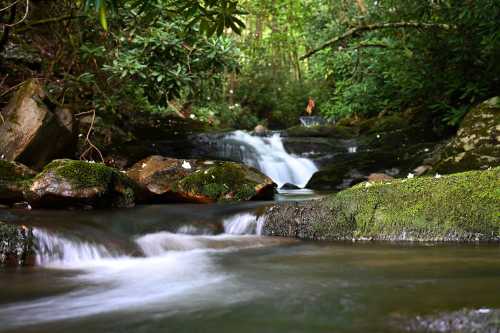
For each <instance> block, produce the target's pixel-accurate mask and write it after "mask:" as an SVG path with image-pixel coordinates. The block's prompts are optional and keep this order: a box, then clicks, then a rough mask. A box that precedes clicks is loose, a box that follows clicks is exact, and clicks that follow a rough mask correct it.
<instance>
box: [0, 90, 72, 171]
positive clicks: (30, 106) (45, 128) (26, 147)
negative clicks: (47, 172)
mask: <svg viewBox="0 0 500 333" xmlns="http://www.w3.org/2000/svg"><path fill="white" fill-rule="evenodd" d="M44 99H45V93H44V91H43V88H42V86H41V84H40V82H39V81H37V80H29V81H27V82H26V83H25V84H23V85H22V86H21V87H20V88H19V90H18V91H17V92H16V93H15V94H14V96H13V97H12V98H11V100H10V102H9V104H8V105H7V106H6V107H5V108H4V109H3V110H2V111H1V114H2V119H3V121H2V119H0V143H1V144H0V155H2V156H3V158H5V159H7V160H11V161H18V162H21V163H23V164H26V165H28V166H30V167H33V168H35V169H41V168H42V167H43V166H44V165H45V164H47V163H48V162H49V161H51V160H52V159H53V158H57V157H61V156H67V155H71V153H72V151H73V149H74V144H75V141H74V139H75V135H74V134H75V133H76V132H73V125H72V114H71V112H68V110H65V109H61V110H57V111H54V112H53V111H52V110H50V109H49V108H48V106H47V105H46V104H45V103H44Z"/></svg>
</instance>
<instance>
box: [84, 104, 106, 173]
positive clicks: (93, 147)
mask: <svg viewBox="0 0 500 333" xmlns="http://www.w3.org/2000/svg"><path fill="white" fill-rule="evenodd" d="M92 112H93V114H92V121H91V123H90V127H89V130H88V132H87V136H86V137H85V142H87V143H88V144H89V147H88V148H87V149H86V150H85V151H84V152H83V153H82V154H81V155H80V160H84V159H85V157H86V155H87V154H88V153H89V152H90V151H91V150H92V149H94V150H95V151H97V153H98V154H99V157H100V158H101V161H102V162H103V163H104V157H103V156H102V153H101V151H100V150H99V148H97V147H96V146H95V145H94V144H93V143H92V141H90V133H92V130H93V129H94V122H95V109H93V110H92Z"/></svg>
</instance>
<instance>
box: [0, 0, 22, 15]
mask: <svg viewBox="0 0 500 333" xmlns="http://www.w3.org/2000/svg"><path fill="white" fill-rule="evenodd" d="M18 2H19V0H16V1H14V2H13V3H11V4H10V5H8V6H7V7H4V8H2V9H0V12H3V11H4V10H7V9H9V8H10V7H12V6H15V5H16V4H17V3H18Z"/></svg>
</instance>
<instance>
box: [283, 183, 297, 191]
mask: <svg viewBox="0 0 500 333" xmlns="http://www.w3.org/2000/svg"><path fill="white" fill-rule="evenodd" d="M281 189H282V190H300V187H298V186H297V185H295V184H291V183H286V184H284V185H283V186H281Z"/></svg>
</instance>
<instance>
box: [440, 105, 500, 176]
mask: <svg viewBox="0 0 500 333" xmlns="http://www.w3.org/2000/svg"><path fill="white" fill-rule="evenodd" d="M436 154H437V156H438V158H437V159H438V162H437V163H436V164H435V165H434V168H433V171H435V172H439V173H443V174H445V173H453V172H462V171H467V170H476V169H487V168H489V167H495V166H498V165H500V97H494V98H491V99H489V100H487V101H485V102H483V103H481V104H480V105H478V106H476V107H475V108H473V109H472V110H471V111H470V112H469V113H468V114H467V115H466V116H465V118H464V119H463V121H462V123H461V124H460V128H459V129H458V131H457V134H456V136H455V137H454V138H453V139H452V140H451V141H450V142H449V143H448V144H447V145H446V146H444V147H443V148H442V149H440V150H439V151H437V152H436Z"/></svg>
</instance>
